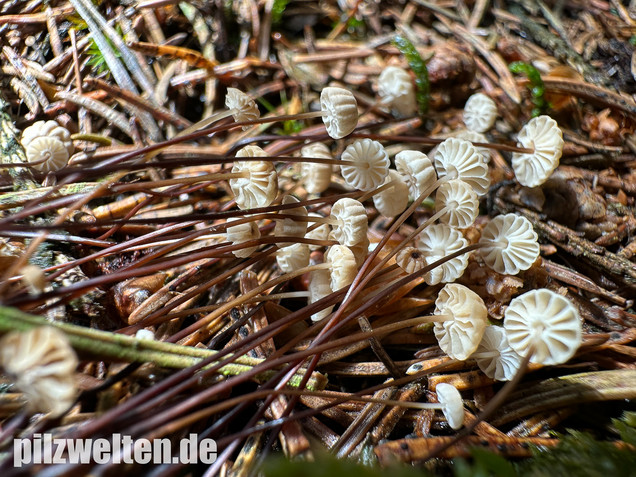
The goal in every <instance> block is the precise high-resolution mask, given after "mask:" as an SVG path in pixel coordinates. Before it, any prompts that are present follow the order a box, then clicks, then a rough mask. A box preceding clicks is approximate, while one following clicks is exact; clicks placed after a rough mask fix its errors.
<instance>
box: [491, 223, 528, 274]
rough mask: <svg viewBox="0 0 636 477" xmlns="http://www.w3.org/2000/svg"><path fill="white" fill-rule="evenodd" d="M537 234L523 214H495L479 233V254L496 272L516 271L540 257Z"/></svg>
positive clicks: (525, 267) (511, 272)
mask: <svg viewBox="0 0 636 477" xmlns="http://www.w3.org/2000/svg"><path fill="white" fill-rule="evenodd" d="M537 240H538V237H537V234H536V232H535V231H534V229H533V228H532V224H531V223H530V221H529V220H528V219H526V218H525V217H521V216H519V215H515V214H505V215H498V216H497V217H495V218H494V219H492V220H491V221H490V223H489V224H488V225H486V227H484V230H483V231H482V233H481V238H480V239H479V243H480V244H486V246H485V247H483V248H480V249H479V254H480V255H481V257H482V258H483V260H484V262H485V263H486V265H488V266H489V267H490V268H492V269H493V270H494V271H496V272H497V273H503V274H507V275H516V274H517V273H519V272H520V271H521V270H527V269H528V268H530V267H531V266H532V264H533V263H534V262H535V261H536V260H537V258H538V257H539V251H540V249H539V243H538V241H537Z"/></svg>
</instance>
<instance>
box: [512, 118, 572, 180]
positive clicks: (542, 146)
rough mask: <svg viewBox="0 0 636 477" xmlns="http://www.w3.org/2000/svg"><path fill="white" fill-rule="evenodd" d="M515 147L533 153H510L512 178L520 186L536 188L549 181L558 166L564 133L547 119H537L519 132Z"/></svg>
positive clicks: (551, 120) (554, 122)
mask: <svg viewBox="0 0 636 477" xmlns="http://www.w3.org/2000/svg"><path fill="white" fill-rule="evenodd" d="M517 145H518V146H520V147H525V148H528V149H533V150H534V153H524V152H513V153H512V168H513V169H514V171H515V176H516V177H517V180H518V181H519V184H521V185H523V186H526V187H536V186H539V185H541V184H543V183H544V182H545V181H546V180H548V177H550V175H551V174H552V172H553V171H554V170H555V169H556V168H557V166H558V165H559V159H561V154H562V153H563V133H562V132H561V129H559V126H558V125H557V122H556V121H555V120H554V119H552V118H551V117H550V116H538V117H536V118H532V119H531V120H530V121H528V123H527V124H526V125H525V126H524V127H523V128H522V129H521V131H519V134H518V135H517Z"/></svg>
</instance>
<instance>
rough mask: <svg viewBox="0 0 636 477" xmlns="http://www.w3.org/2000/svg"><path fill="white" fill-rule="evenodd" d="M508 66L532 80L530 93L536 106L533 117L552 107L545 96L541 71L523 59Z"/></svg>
mask: <svg viewBox="0 0 636 477" xmlns="http://www.w3.org/2000/svg"><path fill="white" fill-rule="evenodd" d="M508 68H509V69H510V71H511V72H513V73H517V74H524V75H526V76H527V77H528V80H530V85H529V87H530V95H531V96H532V104H533V105H534V108H532V117H533V118H534V117H537V116H539V115H541V114H543V113H545V111H546V110H547V109H548V108H549V107H550V104H549V103H548V102H547V101H546V100H545V98H544V96H543V95H544V93H545V85H544V84H543V80H542V79H541V75H540V74H539V71H538V70H537V69H536V68H535V67H534V66H532V65H530V64H528V63H525V62H523V61H515V62H513V63H510V65H508Z"/></svg>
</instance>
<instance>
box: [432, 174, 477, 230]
mask: <svg viewBox="0 0 636 477" xmlns="http://www.w3.org/2000/svg"><path fill="white" fill-rule="evenodd" d="M435 211H436V214H435V215H436V216H438V218H439V220H440V221H442V222H443V223H445V224H447V225H450V226H451V227H457V228H460V229H464V228H466V227H469V226H470V225H472V224H473V222H475V219H476V218H477V215H478V214H479V199H478V197H477V194H476V193H475V191H474V190H473V188H472V187H471V186H470V185H468V184H467V183H466V182H464V181H463V180H461V179H453V180H450V181H448V182H445V183H443V184H442V185H440V186H439V188H438V189H437V192H436V193H435Z"/></svg>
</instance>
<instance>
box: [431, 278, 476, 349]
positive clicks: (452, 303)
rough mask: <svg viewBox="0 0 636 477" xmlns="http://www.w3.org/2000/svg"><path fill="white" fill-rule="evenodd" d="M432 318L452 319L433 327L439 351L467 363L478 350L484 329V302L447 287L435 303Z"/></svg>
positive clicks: (451, 285) (460, 289) (462, 288)
mask: <svg viewBox="0 0 636 477" xmlns="http://www.w3.org/2000/svg"><path fill="white" fill-rule="evenodd" d="M435 314H436V315H448V316H452V317H453V319H451V320H445V321H442V322H439V323H435V326H434V327H433V332H434V333H435V337H436V338H437V342H438V344H439V347H440V348H441V349H442V351H444V353H446V354H447V355H448V356H450V357H451V358H453V359H458V360H460V361H465V360H466V359H468V357H469V356H470V355H471V354H473V353H474V352H475V350H476V349H477V346H479V342H480V341H481V337H482V336H483V334H484V331H485V330H486V326H487V325H488V310H487V309H486V305H485V304H484V301H483V300H482V299H481V297H480V296H479V295H477V293H475V292H474V291H472V290H471V289H470V288H467V287H465V286H464V285H459V284H457V283H448V284H447V285H445V286H444V288H442V289H441V290H440V292H439V295H438V296H437V300H435Z"/></svg>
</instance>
